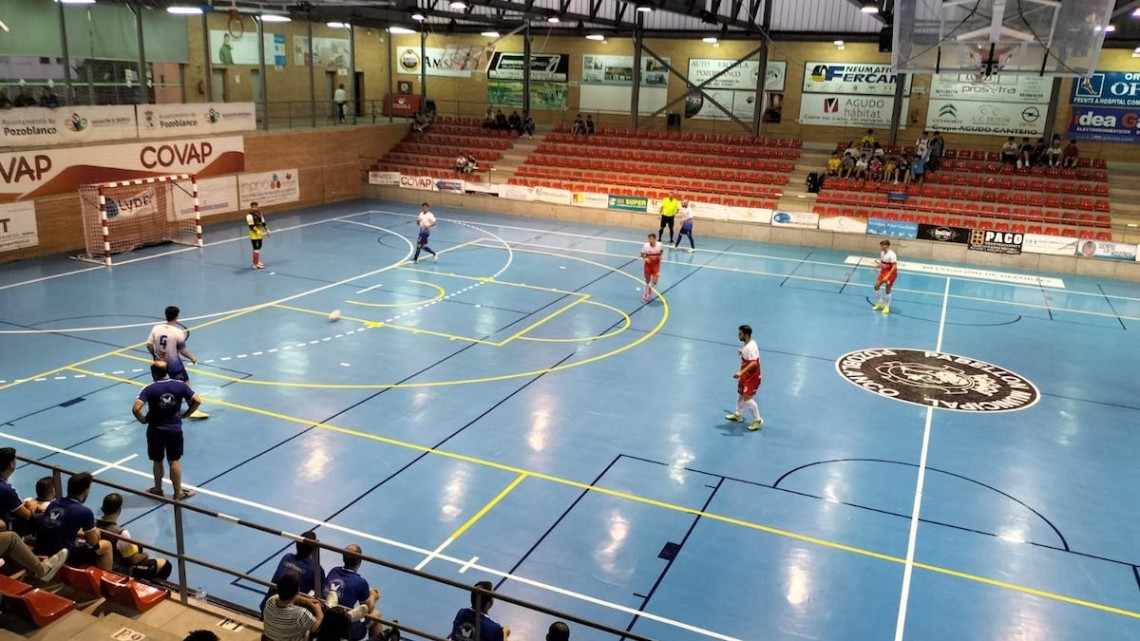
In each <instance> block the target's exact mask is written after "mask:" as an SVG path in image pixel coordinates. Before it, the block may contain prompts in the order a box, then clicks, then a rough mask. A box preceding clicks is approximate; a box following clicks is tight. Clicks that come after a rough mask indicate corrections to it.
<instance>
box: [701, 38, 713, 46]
mask: <svg viewBox="0 0 1140 641" xmlns="http://www.w3.org/2000/svg"><path fill="white" fill-rule="evenodd" d="M701 42H703V43H705V44H710V45H715V44H716V38H713V37H712V36H709V37H707V38H701Z"/></svg>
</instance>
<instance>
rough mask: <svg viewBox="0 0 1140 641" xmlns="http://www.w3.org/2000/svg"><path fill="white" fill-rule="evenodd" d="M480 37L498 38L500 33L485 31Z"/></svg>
mask: <svg viewBox="0 0 1140 641" xmlns="http://www.w3.org/2000/svg"><path fill="white" fill-rule="evenodd" d="M479 35H481V36H483V37H484V38H498V37H499V32H498V31H484V32H483V33H481V34H479Z"/></svg>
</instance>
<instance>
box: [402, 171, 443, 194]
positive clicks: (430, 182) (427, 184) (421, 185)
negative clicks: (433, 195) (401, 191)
mask: <svg viewBox="0 0 1140 641" xmlns="http://www.w3.org/2000/svg"><path fill="white" fill-rule="evenodd" d="M400 186H401V187H405V188H407V189H419V190H422V191H435V178H432V177H431V176H405V175H403V174H400Z"/></svg>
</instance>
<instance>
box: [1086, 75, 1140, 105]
mask: <svg viewBox="0 0 1140 641" xmlns="http://www.w3.org/2000/svg"><path fill="white" fill-rule="evenodd" d="M1069 104H1071V105H1073V106H1074V107H1076V106H1077V105H1089V106H1094V107H1140V72H1137V71H1097V72H1096V73H1094V74H1093V75H1091V76H1089V77H1088V78H1073V89H1072V92H1071V93H1070V98H1069ZM1073 111H1076V109H1074V110H1073Z"/></svg>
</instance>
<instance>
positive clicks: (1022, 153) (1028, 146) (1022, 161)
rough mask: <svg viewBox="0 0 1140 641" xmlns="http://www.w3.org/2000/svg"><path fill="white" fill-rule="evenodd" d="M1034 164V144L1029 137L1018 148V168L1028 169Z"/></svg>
mask: <svg viewBox="0 0 1140 641" xmlns="http://www.w3.org/2000/svg"><path fill="white" fill-rule="evenodd" d="M1032 163H1033V142H1032V141H1030V140H1029V136H1024V137H1022V139H1021V144H1020V145H1018V146H1017V168H1018V169H1028V168H1029V166H1030V165H1031V164H1032Z"/></svg>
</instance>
